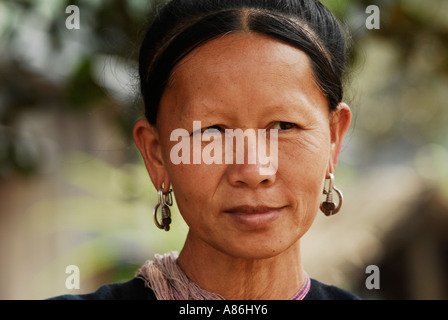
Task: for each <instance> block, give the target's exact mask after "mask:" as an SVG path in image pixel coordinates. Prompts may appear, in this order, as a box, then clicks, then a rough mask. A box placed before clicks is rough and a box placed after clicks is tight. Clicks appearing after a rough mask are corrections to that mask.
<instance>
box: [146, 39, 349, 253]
mask: <svg viewBox="0 0 448 320" xmlns="http://www.w3.org/2000/svg"><path fill="white" fill-rule="evenodd" d="M345 107H346V106H345ZM347 109H348V107H347ZM157 121H158V122H157V131H156V132H157V135H158V136H157V141H158V144H156V148H157V152H155V153H156V154H158V155H159V156H160V163H161V164H162V165H161V166H160V168H159V169H157V170H158V171H159V174H158V176H159V177H160V176H166V177H168V180H167V181H168V182H169V183H171V185H172V188H173V190H174V193H175V197H176V201H177V205H178V207H179V209H180V212H181V213H182V216H183V217H184V219H185V221H186V222H187V224H188V226H189V228H190V231H189V237H190V238H191V240H194V241H196V243H198V244H201V245H207V246H211V247H212V248H214V249H216V250H219V251H220V252H223V253H226V254H229V255H231V256H234V257H240V258H268V257H272V256H275V255H277V254H279V253H281V252H283V251H284V250H286V249H287V248H289V247H290V246H291V245H292V244H294V243H296V242H297V240H298V239H300V237H301V236H302V235H303V234H304V233H305V232H306V231H307V230H308V228H309V227H310V226H311V224H312V222H313V220H314V218H315V215H316V213H317V211H318V207H319V204H320V201H321V197H322V190H323V183H324V180H325V177H326V173H328V172H329V170H332V169H333V167H334V166H335V162H336V160H337V154H338V152H339V148H340V140H342V135H343V133H342V134H341V132H342V131H341V130H340V129H338V123H339V125H340V122H338V121H334V120H333V116H332V115H331V114H330V112H329V108H328V103H327V100H326V98H325V96H324V95H323V94H322V93H321V92H320V91H319V89H318V87H317V85H316V84H315V81H314V80H313V75H312V71H311V68H310V63H309V60H308V57H307V56H306V55H305V54H304V53H303V52H302V51H300V50H298V49H296V48H293V47H291V46H289V45H286V44H283V43H282V42H279V41H276V40H273V39H270V38H268V37H265V36H261V35H256V34H248V33H234V34H229V35H226V36H223V37H220V38H217V39H215V40H212V41H210V42H207V43H206V44H204V45H202V46H200V47H199V48H197V49H195V50H194V51H193V52H192V53H190V54H189V55H188V56H187V57H186V58H185V59H184V60H183V61H181V62H180V63H179V64H178V65H177V66H176V67H175V69H174V72H173V75H172V78H171V81H170V83H169V85H168V86H167V88H166V91H165V92H164V95H163V97H162V100H161V103H160V109H159V114H158V120H157ZM194 121H200V122H201V129H202V131H204V130H205V129H207V128H211V129H215V131H214V132H215V133H216V134H218V133H219V135H220V136H222V145H223V147H222V152H223V155H222V159H223V161H222V164H217V163H212V164H205V163H204V161H203V159H201V160H202V161H201V163H200V164H193V149H194V148H193V137H194V136H195V135H193V122H194ZM334 123H336V124H334ZM346 127H348V125H346ZM176 129H186V130H187V131H188V135H187V136H186V137H185V139H187V138H190V141H189V146H190V148H191V149H190V153H191V157H190V159H191V161H190V163H189V164H186V163H180V164H174V163H173V161H172V160H173V159H172V154H171V151H172V149H173V147H175V146H176V145H177V146H179V142H180V139H181V137H177V138H176V139H175V141H170V137H171V134H172V132H173V131H174V130H176ZM195 129H197V128H195ZM225 129H234V130H235V129H241V130H243V131H245V130H247V129H253V130H255V132H258V130H259V129H267V130H269V129H277V130H278V131H277V132H278V142H277V147H278V148H277V150H275V149H274V152H277V155H278V160H277V159H275V157H271V160H272V161H271V163H270V164H268V165H266V164H263V163H261V162H260V158H258V157H256V161H255V163H254V162H250V163H249V161H248V157H249V154H250V153H251V152H252V155H255V154H256V152H255V151H254V150H255V149H253V148H248V147H247V145H248V143H247V141H246V144H245V150H244V151H245V158H244V163H242V164H236V163H235V162H236V161H233V163H228V161H225V159H226V158H225V155H224V152H229V148H227V150H226V148H225V146H224V141H225V135H226V133H225ZM345 129H346V128H344V130H343V131H344V132H345ZM338 130H339V131H338ZM195 134H200V132H196V133H195ZM182 139H183V138H182ZM186 141H188V140H186ZM267 141H268V144H267V150H269V136H268V137H267ZM264 142H265V141H262V139H259V138H257V146H258V145H259V144H261V143H264ZM208 144H210V142H207V141H202V142H201V143H200V149H197V145H196V149H194V152H196V154H197V152H198V151H199V152H201V151H202V150H204V148H206V146H207V145H208ZM235 145H236V143H235ZM176 150H177V149H176ZM233 151H236V150H235V148H234V149H233ZM215 152H216V151H215ZM271 156H272V155H271ZM196 159H197V158H196ZM234 159H235V158H234ZM145 160H146V164H147V166H148V165H150V161H149V160H148V159H145ZM266 166H271V168H272V167H274V168H275V170H274V172H272V173H273V174H265V173H263V172H262V171H261V170H260V169H261V168H263V167H266ZM150 173H151V171H150ZM152 178H153V181H155V180H157V179H158V178H154V177H153V176H152ZM159 180H160V179H159ZM167 181H165V182H167Z"/></svg>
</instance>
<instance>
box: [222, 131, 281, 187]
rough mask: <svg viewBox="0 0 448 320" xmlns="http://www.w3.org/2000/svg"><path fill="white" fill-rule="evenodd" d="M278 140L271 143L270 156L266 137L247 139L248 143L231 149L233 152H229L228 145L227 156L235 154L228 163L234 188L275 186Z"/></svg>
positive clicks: (228, 175)
mask: <svg viewBox="0 0 448 320" xmlns="http://www.w3.org/2000/svg"><path fill="white" fill-rule="evenodd" d="M275 138H276V137H275ZM276 140H277V139H275V141H270V143H269V148H270V152H269V156H267V150H266V149H267V141H266V135H258V139H257V138H254V139H252V140H251V139H247V143H243V144H242V145H241V144H239V145H238V144H237V145H236V146H235V147H232V148H231V149H232V150H229V148H228V144H226V156H227V154H228V152H229V151H232V152H233V161H232V162H229V161H227V162H226V164H227V177H228V180H229V183H230V184H231V185H234V186H243V185H246V186H248V187H250V188H256V187H258V186H260V185H262V186H264V187H266V186H269V185H271V184H273V183H274V182H275V179H276V172H277V165H278V156H277V143H276V142H277V141H276ZM242 152H243V153H242ZM227 160H230V159H229V158H227Z"/></svg>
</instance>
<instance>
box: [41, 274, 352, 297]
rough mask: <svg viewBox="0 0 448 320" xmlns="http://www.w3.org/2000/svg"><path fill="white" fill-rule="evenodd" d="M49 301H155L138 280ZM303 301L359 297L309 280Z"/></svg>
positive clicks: (151, 292)
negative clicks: (308, 287) (309, 284)
mask: <svg viewBox="0 0 448 320" xmlns="http://www.w3.org/2000/svg"><path fill="white" fill-rule="evenodd" d="M49 300H156V296H155V295H154V292H153V291H152V290H151V289H150V288H148V287H146V286H145V282H144V281H143V280H142V279H140V278H134V279H132V280H130V281H127V282H124V283H115V284H106V285H103V286H101V287H100V288H99V289H98V290H97V291H95V292H92V293H87V294H80V295H62V296H57V297H54V298H51V299H49ZM303 300H360V299H359V297H357V296H355V295H354V294H352V293H350V292H347V291H345V290H343V289H340V288H338V287H335V286H329V285H326V284H323V283H321V282H319V281H317V280H314V279H311V287H310V290H309V291H308V294H307V295H306V296H305V297H304V299H303Z"/></svg>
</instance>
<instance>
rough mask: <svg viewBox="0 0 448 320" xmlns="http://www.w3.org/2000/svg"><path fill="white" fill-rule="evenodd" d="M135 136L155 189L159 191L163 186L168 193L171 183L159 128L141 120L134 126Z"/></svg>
mask: <svg viewBox="0 0 448 320" xmlns="http://www.w3.org/2000/svg"><path fill="white" fill-rule="evenodd" d="M133 136H134V142H135V144H136V145H137V148H138V149H139V151H140V154H141V155H142V157H143V160H144V162H145V166H146V170H147V171H148V173H149V176H150V177H151V180H152V183H153V184H154V187H155V188H156V189H157V190H158V189H160V188H161V187H162V185H163V186H164V192H167V191H168V190H169V188H170V181H169V177H168V173H167V171H166V169H165V163H164V161H163V157H162V148H161V144H160V136H159V132H158V130H157V128H156V127H155V126H153V125H151V124H150V123H149V122H148V121H147V120H146V119H141V120H138V121H137V123H136V124H135V126H134V131H133Z"/></svg>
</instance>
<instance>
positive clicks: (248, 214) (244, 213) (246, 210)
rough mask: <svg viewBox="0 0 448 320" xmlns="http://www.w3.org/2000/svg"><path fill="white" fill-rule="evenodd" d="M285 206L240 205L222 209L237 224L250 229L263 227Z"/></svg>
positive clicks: (277, 215) (276, 216)
mask: <svg viewBox="0 0 448 320" xmlns="http://www.w3.org/2000/svg"><path fill="white" fill-rule="evenodd" d="M284 208H285V207H271V206H264V205H257V206H251V205H242V206H236V207H232V208H229V209H226V210H224V213H226V214H228V215H229V216H230V217H231V219H233V220H234V221H235V222H237V223H238V224H241V225H244V226H245V227H248V228H250V229H252V228H253V229H257V228H263V227H266V226H268V225H269V224H270V223H272V222H273V221H274V220H276V219H277V218H278V217H279V216H280V213H281V212H282V210H283V209H284Z"/></svg>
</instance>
